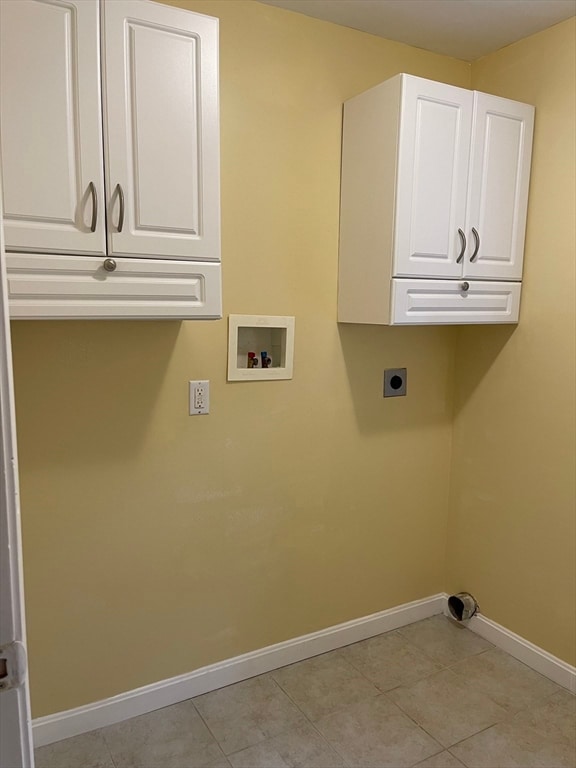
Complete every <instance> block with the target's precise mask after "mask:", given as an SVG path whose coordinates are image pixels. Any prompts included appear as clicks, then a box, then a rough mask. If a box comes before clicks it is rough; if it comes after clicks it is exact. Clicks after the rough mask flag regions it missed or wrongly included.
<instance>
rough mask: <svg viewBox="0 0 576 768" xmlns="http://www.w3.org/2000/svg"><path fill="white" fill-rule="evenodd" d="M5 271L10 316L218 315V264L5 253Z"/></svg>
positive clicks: (158, 316) (199, 316) (219, 299)
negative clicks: (108, 269) (107, 267)
mask: <svg viewBox="0 0 576 768" xmlns="http://www.w3.org/2000/svg"><path fill="white" fill-rule="evenodd" d="M105 261H107V262H108V266H109V267H110V268H111V270H112V271H107V270H106V268H105V266H104V264H105ZM6 272H7V282H8V299H9V307H10V317H11V318H12V319H23V320H24V319H26V320H36V319H38V320H40V319H54V320H56V319H59V320H65V319H92V318H93V319H98V318H103V319H109V320H113V319H142V320H145V319H156V320H158V319H170V320H186V319H217V318H220V317H221V316H222V300H221V267H220V264H200V263H197V262H196V263H195V262H189V261H171V260H168V259H166V260H160V259H157V260H152V259H135V258H126V259H124V258H115V259H107V260H105V259H104V258H102V257H89V256H46V255H38V254H21V253H18V254H7V255H6Z"/></svg>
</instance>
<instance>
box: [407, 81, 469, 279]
mask: <svg viewBox="0 0 576 768" xmlns="http://www.w3.org/2000/svg"><path fill="white" fill-rule="evenodd" d="M472 103H473V95H472V93H471V92H470V91H465V90H463V89H461V88H455V87H453V86H449V85H444V84H442V83H435V82H431V81H428V80H422V79H421V78H415V77H405V78H404V82H403V101H402V112H401V131H400V145H399V154H398V194H397V200H396V237H395V263H394V274H395V275H407V276H410V275H418V276H421V277H458V276H459V275H460V274H461V271H462V269H461V266H460V264H459V263H457V258H458V256H459V254H460V252H461V250H462V240H461V238H460V236H459V234H458V229H463V228H464V226H465V215H466V190H467V180H468V167H469V151H470V134H471V125H472Z"/></svg>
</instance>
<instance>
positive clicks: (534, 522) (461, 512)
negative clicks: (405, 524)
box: [449, 19, 576, 663]
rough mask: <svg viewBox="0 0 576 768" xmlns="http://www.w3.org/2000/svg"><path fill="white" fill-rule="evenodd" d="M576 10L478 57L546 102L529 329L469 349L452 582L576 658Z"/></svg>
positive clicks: (537, 154) (523, 96)
mask: <svg viewBox="0 0 576 768" xmlns="http://www.w3.org/2000/svg"><path fill="white" fill-rule="evenodd" d="M575 40H576V30H575V22H574V19H571V20H569V21H567V22H564V23H562V24H559V25H558V26H555V27H552V28H551V29H548V30H545V31H544V32H541V33H539V34H537V35H534V36H532V37H530V38H527V39H526V40H523V41H520V42H519V43H516V44H515V45H512V46H509V47H508V48H505V49H503V50H502V51H499V52H498V53H495V54H493V55H491V56H488V57H486V58H485V59H482V60H480V61H479V62H477V63H475V64H474V65H473V67H472V82H473V87H474V88H476V89H478V90H483V91H488V92H489V93H495V94H498V95H500V96H505V97H508V98H512V99H517V100H518V101H525V102H528V103H529V104H534V105H535V106H536V127H535V137H534V152H533V166H532V186H531V191H530V203H529V211H528V229H527V241H526V262H525V271H524V288H523V296H522V308H521V315H520V324H519V326H518V327H517V328H516V329H515V330H513V331H511V330H510V329H506V328H503V327H501V328H498V327H493V328H482V327H476V328H468V329H464V330H462V331H461V333H460V335H459V340H458V349H457V360H456V370H457V384H456V417H455V427H454V444H453V456H454V464H453V475H452V505H451V506H452V511H451V521H450V527H449V544H450V546H449V569H450V579H449V583H450V585H451V589H453V590H457V589H466V590H469V591H470V592H472V593H473V594H474V595H475V596H476V598H477V599H478V601H479V603H480V606H481V609H482V611H483V613H485V614H486V615H487V616H489V617H490V618H492V619H494V620H495V621H497V622H499V623H501V624H503V625H505V626H506V627H508V628H509V629H511V630H513V631H515V632H517V633H519V634H520V635H522V636H523V637H526V638H527V639H529V640H531V641H532V642H534V643H536V644H537V645H539V646H542V647H543V648H545V649H546V650H548V651H550V652H551V653H554V654H556V655H558V656H560V657H561V658H563V659H565V660H566V661H569V662H571V663H574V661H575V660H576V653H575V649H576V638H575V629H576V614H575V611H576V594H575V587H576V559H575V547H576V530H575V519H576V515H575V509H574V500H575V497H576V494H575V487H574V486H575V471H576V468H575V458H574V457H575V446H574V440H575V434H576V429H575V426H576V425H575V391H576V390H575V375H574V352H575V349H576V339H575V326H576V322H575V321H576V318H575V313H574V306H575V296H574V292H575V287H576V279H575V277H576V276H575V261H576V259H575V251H576V248H575V242H574V241H575V231H576V226H575V221H574V217H575V211H576V200H575V189H576V181H575V177H574V169H575V161H576V157H575V149H576V125H575V96H576V82H575V76H576V56H575Z"/></svg>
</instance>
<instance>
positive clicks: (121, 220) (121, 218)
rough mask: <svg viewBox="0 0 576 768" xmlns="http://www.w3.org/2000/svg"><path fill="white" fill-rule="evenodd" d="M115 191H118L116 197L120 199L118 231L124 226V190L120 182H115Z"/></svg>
mask: <svg viewBox="0 0 576 768" xmlns="http://www.w3.org/2000/svg"><path fill="white" fill-rule="evenodd" d="M115 191H116V192H118V199H119V200H120V215H119V216H118V226H117V230H118V232H122V229H123V227H124V190H123V189H122V184H116V190H115Z"/></svg>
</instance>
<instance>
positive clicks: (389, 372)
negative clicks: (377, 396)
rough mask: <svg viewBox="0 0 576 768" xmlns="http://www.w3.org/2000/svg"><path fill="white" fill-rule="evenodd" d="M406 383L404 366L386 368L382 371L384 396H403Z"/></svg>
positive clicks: (406, 377)
mask: <svg viewBox="0 0 576 768" xmlns="http://www.w3.org/2000/svg"><path fill="white" fill-rule="evenodd" d="M407 383H408V371H407V369H406V368H387V369H386V370H385V371H384V397H404V395H405V394H406V385H407Z"/></svg>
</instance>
